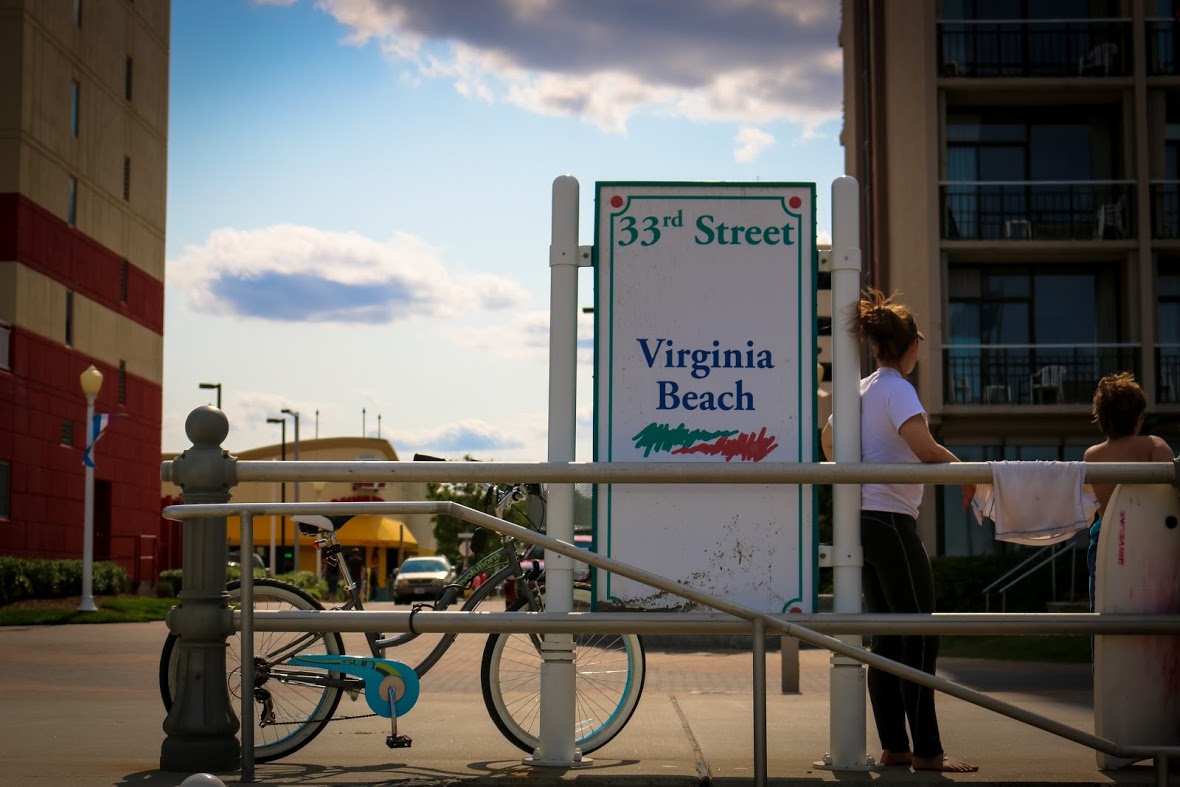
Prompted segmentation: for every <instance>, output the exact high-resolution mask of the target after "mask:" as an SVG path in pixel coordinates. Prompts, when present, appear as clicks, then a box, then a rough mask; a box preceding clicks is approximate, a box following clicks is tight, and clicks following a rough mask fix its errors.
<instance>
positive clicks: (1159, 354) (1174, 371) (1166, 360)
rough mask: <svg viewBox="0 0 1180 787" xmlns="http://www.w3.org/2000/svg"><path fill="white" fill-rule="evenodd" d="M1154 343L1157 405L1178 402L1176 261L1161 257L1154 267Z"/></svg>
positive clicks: (1179, 273)
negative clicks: (1158, 403) (1156, 367)
mask: <svg viewBox="0 0 1180 787" xmlns="http://www.w3.org/2000/svg"><path fill="white" fill-rule="evenodd" d="M1155 294H1156V305H1155V308H1156V312H1155V320H1156V325H1155V341H1156V350H1155V352H1156V364H1157V366H1158V369H1157V372H1156V374H1157V376H1158V377H1159V381H1158V382H1159V390H1158V391H1157V397H1158V399H1159V401H1160V402H1161V403H1164V404H1176V403H1177V402H1180V258H1178V257H1171V256H1164V255H1161V256H1160V258H1159V262H1158V263H1157V270H1156V279H1155Z"/></svg>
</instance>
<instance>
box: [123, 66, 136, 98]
mask: <svg viewBox="0 0 1180 787" xmlns="http://www.w3.org/2000/svg"><path fill="white" fill-rule="evenodd" d="M133 65H134V63H133V61H132V60H131V55H128V56H127V61H126V63H125V64H124V67H123V98H125V99H127V100H128V101H130V100H131V88H132V84H133V82H132V76H131V75H132V66H133Z"/></svg>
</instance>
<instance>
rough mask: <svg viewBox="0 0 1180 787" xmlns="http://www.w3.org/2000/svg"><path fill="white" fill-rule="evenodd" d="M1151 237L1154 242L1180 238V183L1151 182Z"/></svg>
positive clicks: (1171, 181)
mask: <svg viewBox="0 0 1180 787" xmlns="http://www.w3.org/2000/svg"><path fill="white" fill-rule="evenodd" d="M1151 237H1152V238H1154V239H1156V240H1176V239H1177V238H1180V181H1177V180H1153V181H1152V182H1151Z"/></svg>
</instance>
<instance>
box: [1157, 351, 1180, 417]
mask: <svg viewBox="0 0 1180 787" xmlns="http://www.w3.org/2000/svg"><path fill="white" fill-rule="evenodd" d="M1155 369H1156V372H1155V374H1156V379H1155V399H1156V401H1157V402H1158V403H1159V404H1180V344H1157V345H1156V346H1155Z"/></svg>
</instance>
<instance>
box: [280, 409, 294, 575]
mask: <svg viewBox="0 0 1180 787" xmlns="http://www.w3.org/2000/svg"><path fill="white" fill-rule="evenodd" d="M280 412H282V413H283V414H284V415H289V416H291V417H292V418H294V419H295V461H296V462H298V461H299V411H298V410H292V409H290V408H287V407H284V408H283V409H282V410H281V411H280ZM295 502H296V503H298V502H299V482H298V481H296V482H295ZM295 570H296V571H298V570H299V528H296V529H295Z"/></svg>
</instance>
